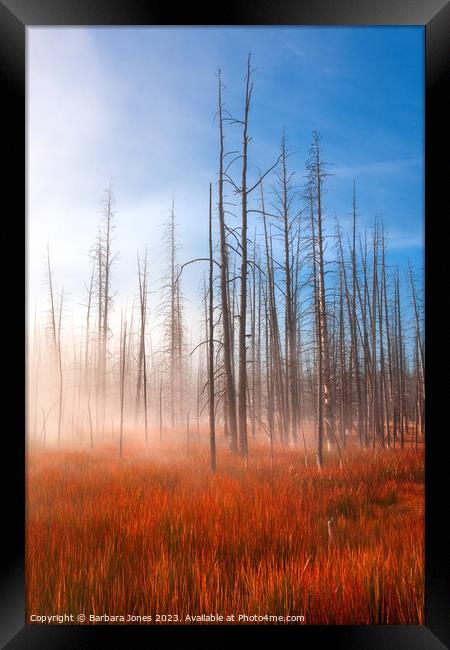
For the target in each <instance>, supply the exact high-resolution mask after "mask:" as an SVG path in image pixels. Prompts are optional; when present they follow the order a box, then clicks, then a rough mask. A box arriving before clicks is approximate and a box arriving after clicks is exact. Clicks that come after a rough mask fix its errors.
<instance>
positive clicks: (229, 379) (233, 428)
mask: <svg viewBox="0 0 450 650" xmlns="http://www.w3.org/2000/svg"><path fill="white" fill-rule="evenodd" d="M218 76H219V102H218V115H219V130H220V154H219V181H218V190H219V191H218V208H219V232H220V260H221V263H220V295H221V306H222V329H223V357H224V366H225V376H226V401H227V407H228V411H227V416H228V417H227V423H228V429H229V433H230V446H231V451H232V452H233V453H236V452H237V415H236V391H235V386H234V376H233V369H232V355H233V350H232V346H231V327H232V325H231V322H230V310H229V301H228V288H227V281H228V253H227V242H226V230H225V209H224V203H223V181H224V168H223V159H224V144H223V143H224V133H223V105H222V80H221V72H220V69H219V74H218Z"/></svg>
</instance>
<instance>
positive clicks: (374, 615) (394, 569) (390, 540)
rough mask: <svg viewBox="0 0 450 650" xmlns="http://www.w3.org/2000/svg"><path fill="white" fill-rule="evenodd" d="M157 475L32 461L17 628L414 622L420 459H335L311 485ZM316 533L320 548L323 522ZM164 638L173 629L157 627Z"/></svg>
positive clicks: (264, 469)
mask: <svg viewBox="0 0 450 650" xmlns="http://www.w3.org/2000/svg"><path fill="white" fill-rule="evenodd" d="M168 458H169V460H168V461H166V462H164V461H163V460H162V459H159V460H158V459H155V458H154V457H152V452H151V450H149V452H148V454H145V453H144V454H143V453H142V450H141V451H139V452H137V451H136V450H135V452H132V451H128V455H127V456H126V457H125V458H123V459H122V460H120V459H119V458H117V457H112V455H111V452H110V451H108V450H99V451H94V453H92V454H91V453H88V452H82V451H72V452H69V451H59V452H58V451H47V452H45V453H40V452H32V453H31V454H30V456H29V458H28V473H27V489H28V502H27V549H26V551H27V553H26V570H27V620H29V617H30V615H31V614H70V613H72V614H75V615H77V614H78V613H84V614H86V616H87V622H89V615H90V614H97V615H99V614H109V615H120V614H121V615H125V616H126V615H127V614H137V615H147V616H151V617H152V622H156V621H155V617H156V615H157V614H168V615H177V616H178V622H181V623H185V616H186V615H187V614H191V615H200V614H222V615H224V616H226V615H229V614H235V616H236V622H237V616H238V615H239V614H249V615H252V614H259V615H263V616H264V615H266V614H267V615H282V616H287V615H293V614H301V615H304V616H305V623H307V624H324V623H329V624H371V623H390V624H393V623H397V624H420V623H423V620H424V614H423V610H424V594H423V591H424V574H423V555H424V531H423V524H424V522H423V451H418V452H417V451H413V450H409V449H408V450H403V451H400V450H397V451H393V450H391V451H378V452H375V453H372V452H364V451H359V450H351V449H348V450H347V451H346V456H345V466H344V468H343V470H342V471H341V470H340V468H339V465H338V463H337V461H336V459H329V458H327V462H328V466H326V467H325V469H324V471H323V472H322V473H320V472H319V471H318V469H317V468H316V467H312V466H311V467H308V468H305V466H304V456H303V453H301V452H299V451H292V450H282V451H278V450H277V455H276V459H275V462H274V467H273V470H272V469H271V467H270V459H269V457H268V454H267V450H266V449H262V448H255V449H252V450H251V457H250V461H249V466H248V469H245V467H244V465H243V462H242V460H241V459H235V458H232V457H230V455H229V454H228V452H226V451H222V452H221V453H220V454H219V458H218V465H219V471H218V473H217V475H216V476H212V475H211V474H210V473H209V471H208V455H207V452H206V450H198V449H197V450H194V449H192V450H191V456H190V457H189V458H182V456H181V455H178V456H177V455H176V450H174V453H173V454H172V455H168ZM331 518H332V521H331V524H330V525H331V540H330V539H329V534H328V521H329V520H330V519H331ZM172 622H174V621H172Z"/></svg>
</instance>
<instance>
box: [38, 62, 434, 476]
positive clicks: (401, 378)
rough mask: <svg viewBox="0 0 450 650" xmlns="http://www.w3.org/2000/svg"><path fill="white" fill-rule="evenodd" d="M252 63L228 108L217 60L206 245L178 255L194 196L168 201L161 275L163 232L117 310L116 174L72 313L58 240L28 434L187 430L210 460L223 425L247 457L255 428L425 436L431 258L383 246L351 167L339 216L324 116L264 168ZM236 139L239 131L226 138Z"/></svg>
mask: <svg viewBox="0 0 450 650" xmlns="http://www.w3.org/2000/svg"><path fill="white" fill-rule="evenodd" d="M253 78H254V70H253V69H252V64H251V59H250V56H249V58H248V61H247V67H246V74H245V81H244V86H243V98H242V105H241V107H238V113H237V115H232V114H231V112H230V111H229V110H228V108H227V107H226V103H225V92H226V91H225V87H224V85H223V80H222V75H221V72H220V70H219V72H218V74H217V113H216V115H215V124H216V127H217V167H216V169H211V184H210V186H209V188H208V187H206V188H205V212H204V223H205V246H204V257H201V258H198V259H182V256H181V255H182V248H181V246H180V245H179V242H178V238H177V220H176V213H177V211H178V210H179V212H180V213H182V211H183V206H178V205H174V203H173V202H172V205H171V208H170V213H169V217H168V219H167V222H166V223H165V226H164V242H165V250H166V259H165V262H166V272H165V275H164V277H163V278H162V279H161V278H157V277H153V276H152V257H151V250H147V248H144V249H143V250H140V251H137V253H136V267H135V268H136V287H135V292H134V296H133V301H132V304H130V303H128V308H127V309H126V310H125V309H124V310H122V313H121V315H120V326H119V327H117V322H116V321H115V325H114V326H113V320H112V317H111V314H112V312H113V310H114V309H115V308H116V307H115V305H114V302H115V301H114V298H115V296H116V293H115V289H114V277H115V276H117V274H120V257H119V256H118V251H117V250H116V245H115V233H116V229H117V228H119V227H120V223H119V219H117V217H116V213H115V210H116V206H115V196H114V189H113V187H112V185H109V187H108V188H107V189H106V190H105V192H104V196H103V200H102V211H101V218H100V222H99V228H98V236H97V239H96V241H95V242H93V243H92V246H91V248H90V250H89V259H90V268H87V269H86V284H85V304H84V306H83V310H84V317H83V321H82V322H80V323H78V327H77V328H76V329H71V330H70V331H67V330H66V329H65V328H64V318H63V314H64V310H65V307H66V298H65V295H64V289H60V290H59V289H58V290H57V288H56V287H57V272H55V269H54V268H53V265H52V258H51V248H48V250H47V252H46V268H45V273H46V283H47V285H48V296H49V306H48V309H47V308H46V310H45V314H46V317H45V322H40V321H41V320H42V319H40V318H38V316H37V314H35V318H34V325H33V326H32V327H31V330H32V331H31V332H30V333H29V344H28V381H29V383H28V409H27V410H28V429H29V438H30V440H31V441H33V442H34V444H36V445H38V446H40V447H41V448H44V449H45V447H46V446H48V445H49V444H52V445H54V444H57V445H62V444H73V443H79V442H81V443H82V444H85V445H88V446H90V447H92V448H94V447H95V446H97V445H100V444H101V443H103V442H104V441H105V440H109V441H113V442H114V444H115V445H116V446H117V450H118V453H119V454H120V455H122V453H123V449H124V447H125V446H126V444H127V439H131V437H133V440H135V439H136V436H139V437H140V440H141V441H142V443H143V444H145V445H147V446H149V447H150V446H152V445H153V446H155V445H158V444H164V443H166V442H170V441H172V440H174V439H175V438H176V439H179V438H180V436H183V440H185V441H186V453H189V445H190V444H198V443H200V442H201V443H206V442H207V443H208V444H209V447H210V456H211V469H212V471H215V469H216V462H217V461H216V445H217V444H219V443H220V444H222V445H223V443H224V441H226V442H227V444H228V446H229V449H230V451H231V452H232V453H233V454H237V455H241V456H243V457H244V458H247V456H248V454H249V453H251V450H250V452H249V440H250V439H255V440H256V441H258V440H259V441H261V442H262V443H264V444H266V445H267V447H268V449H269V451H270V454H271V457H272V458H273V454H274V453H276V448H277V447H279V446H287V445H291V446H297V445H298V446H301V447H302V448H304V449H305V452H307V449H309V448H311V449H314V451H315V456H316V460H317V464H318V465H319V467H322V465H323V464H324V458H325V457H326V454H325V450H326V449H331V448H333V449H334V450H336V452H337V453H338V455H339V458H340V460H341V462H343V460H342V459H343V454H344V449H345V447H346V445H347V444H349V443H351V444H355V443H356V444H359V445H361V446H362V447H364V448H375V447H380V446H381V447H400V448H403V447H405V446H414V447H417V446H418V445H419V444H420V443H422V442H423V440H424V349H423V348H424V344H423V335H424V332H423V306H422V296H421V286H422V284H421V276H420V275H418V273H417V271H416V272H415V271H414V269H413V268H412V267H411V266H410V265H408V267H407V268H402V269H399V268H397V267H393V266H391V265H389V264H388V262H387V250H386V249H387V245H386V241H385V233H384V226H383V220H382V217H381V216H376V217H375V218H374V224H373V227H372V228H370V229H367V228H364V229H363V228H362V227H361V225H360V220H361V219H360V215H359V212H358V192H357V190H358V188H357V185H356V183H355V182H353V184H352V185H350V187H349V193H348V196H349V202H348V205H349V210H348V212H349V214H351V219H350V221H349V220H348V218H347V217H348V215H346V219H345V225H346V227H345V228H344V227H343V225H342V223H340V222H339V220H338V219H336V218H333V217H331V216H330V211H329V209H327V206H328V205H329V203H330V200H331V199H330V195H329V194H327V191H326V190H327V179H328V176H329V175H330V166H329V165H328V164H327V163H326V161H325V158H324V153H323V152H324V150H325V149H326V143H325V142H323V141H322V138H321V136H320V134H319V133H318V132H316V131H314V132H313V134H312V137H311V144H310V148H309V151H307V152H304V153H303V154H302V152H296V154H295V158H294V155H293V153H292V150H291V145H290V141H289V138H288V134H287V133H285V132H284V131H281V133H280V147H279V151H278V152H274V158H273V163H272V165H271V166H269V167H268V168H266V169H262V170H261V171H258V173H256V174H255V170H258V169H259V168H258V161H257V160H255V159H254V157H253V152H252V137H251V135H250V134H251V130H252V102H253ZM228 141H230V142H232V143H234V144H236V143H237V144H236V146H233V148H232V149H231V147H230V148H227V144H226V143H228ZM300 155H302V157H303V159H304V158H305V157H306V165H304V164H303V161H301V163H299V159H300ZM294 161H296V162H295V163H294ZM208 195H209V201H208ZM169 205H170V203H169ZM349 224H350V225H349ZM150 228H151V226H150V225H149V229H150ZM142 236H143V238H145V233H142ZM191 265H196V266H198V267H199V268H201V269H202V270H203V283H202V286H201V288H200V291H201V294H202V295H201V297H200V298H199V304H198V322H200V321H201V322H202V326H201V327H198V326H197V327H195V326H194V325H192V326H191V325H190V324H189V323H188V322H187V320H186V319H185V303H184V298H183V281H184V277H185V274H186V273H187V272H188V270H187V267H189V266H191ZM150 293H152V294H155V293H157V294H158V295H159V297H160V298H159V306H158V308H157V309H156V308H155V309H150V307H149V295H150ZM116 317H117V313H116ZM206 432H207V435H206ZM307 459H308V454H307V453H305V461H306V462H308V460H307Z"/></svg>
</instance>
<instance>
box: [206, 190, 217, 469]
mask: <svg viewBox="0 0 450 650" xmlns="http://www.w3.org/2000/svg"><path fill="white" fill-rule="evenodd" d="M213 280H214V259H213V242H212V187H211V183H210V184H209V313H208V379H209V382H208V383H209V445H210V463H211V471H212V472H215V471H216V423H215V403H214V399H215V387H214V320H213V318H214V282H213Z"/></svg>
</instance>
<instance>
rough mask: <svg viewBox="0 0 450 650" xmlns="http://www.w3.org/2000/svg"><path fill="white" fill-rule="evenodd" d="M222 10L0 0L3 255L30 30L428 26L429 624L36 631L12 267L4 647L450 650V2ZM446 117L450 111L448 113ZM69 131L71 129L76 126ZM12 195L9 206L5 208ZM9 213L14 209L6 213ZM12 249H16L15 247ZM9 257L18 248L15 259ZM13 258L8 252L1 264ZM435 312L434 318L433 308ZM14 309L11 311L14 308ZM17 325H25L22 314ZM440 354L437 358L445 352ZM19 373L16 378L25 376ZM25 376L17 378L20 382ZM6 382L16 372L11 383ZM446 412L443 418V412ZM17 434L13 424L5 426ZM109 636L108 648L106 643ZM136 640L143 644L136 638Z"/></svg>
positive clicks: (16, 272)
mask: <svg viewBox="0 0 450 650" xmlns="http://www.w3.org/2000/svg"><path fill="white" fill-rule="evenodd" d="M220 9H221V12H220V14H219V13H215V12H214V11H213V7H212V5H210V6H202V8H201V9H200V8H199V7H194V6H191V5H190V4H189V5H185V6H184V7H181V8H179V9H177V10H175V9H173V8H172V9H171V8H170V7H169V5H168V3H162V2H150V1H149V0H127V2H119V1H118V0H90V1H89V0H65V2H61V0H0V83H1V85H0V88H1V90H2V97H3V101H2V107H3V109H6V111H5V110H4V117H3V121H2V140H1V142H2V145H3V146H2V153H3V159H4V161H6V163H7V165H6V174H5V173H4V174H3V177H2V178H3V181H4V182H3V183H2V207H3V210H2V213H3V215H2V216H3V219H2V230H1V231H0V232H1V233H2V235H3V243H4V247H3V250H4V252H13V253H14V254H15V252H16V251H17V249H19V250H23V249H20V245H21V242H22V241H25V219H24V211H25V210H24V209H25V201H24V202H22V197H24V198H25V182H26V181H25V174H24V171H25V130H24V124H25V30H26V27H28V26H36V25H60V26H63V25H174V24H176V25H182V24H183V25H284V24H298V25H423V26H425V39H426V89H425V92H426V103H425V106H426V125H425V147H426V152H425V162H426V169H425V215H426V216H425V235H426V245H425V261H426V266H425V292H426V350H427V370H426V389H427V404H426V431H427V443H426V497H425V499H426V501H425V503H426V562H425V573H426V588H425V593H426V611H425V625H422V626H406V625H405V626H401V625H397V626H390V625H386V626H381V625H380V626H314V625H311V626H298V627H293V626H285V627H282V626H280V627H271V626H242V627H237V626H220V629H219V626H198V627H197V626H190V627H185V626H179V627H168V626H166V627H156V626H151V627H150V626H149V627H142V626H133V627H131V626H86V627H84V626H67V625H62V626H36V625H25V620H24V619H25V607H24V602H25V589H24V532H25V527H24V510H25V487H26V486H25V471H24V470H25V467H24V465H25V441H24V435H23V433H24V430H25V426H24V423H25V418H24V413H25V408H24V399H23V395H24V394H25V391H24V375H23V368H24V365H23V361H24V356H22V355H23V354H24V353H23V352H22V353H21V352H20V351H23V350H24V346H23V341H24V333H25V329H24V323H23V320H20V318H21V317H20V318H19V319H18V320H17V321H16V322H14V320H12V319H13V318H14V317H13V316H8V319H6V317H5V313H6V310H7V312H8V314H16V315H18V314H21V313H22V312H21V309H22V308H23V294H22V293H21V290H20V288H19V284H20V287H24V286H25V282H23V284H21V282H22V280H24V267H21V266H20V264H19V262H18V261H17V256H16V259H15V262H14V265H11V263H10V262H8V264H7V266H6V267H5V269H4V275H3V276H2V277H4V278H7V280H6V281H5V282H4V283H2V284H3V286H2V293H3V299H4V305H5V309H4V311H3V315H4V318H3V319H2V320H3V321H4V322H6V332H5V333H4V337H6V338H5V339H4V340H6V341H7V342H8V343H7V345H6V346H4V347H5V348H7V349H6V350H5V351H6V352H8V353H9V355H10V357H9V361H8V362H6V361H4V364H5V366H4V367H6V376H7V377H8V381H7V382H5V383H6V398H5V409H4V411H5V413H6V414H7V415H9V416H10V422H9V424H8V427H7V428H5V429H4V431H5V435H3V436H2V451H3V454H2V457H3V472H2V474H3V475H4V474H5V467H7V468H8V469H9V472H8V476H7V482H6V484H5V487H4V490H3V492H2V494H3V499H2V506H3V523H4V526H3V534H2V541H3V545H4V551H3V554H2V564H3V567H2V579H1V583H0V605H1V621H0V642H1V644H2V647H7V648H8V649H11V650H13V649H19V648H33V650H38V649H40V648H45V649H46V650H49V649H51V648H57V649H60V648H65V649H67V650H69V649H72V648H73V649H74V650H75V649H76V650H80V649H81V648H86V647H90V646H91V645H92V646H93V647H103V646H104V647H106V646H107V644H109V643H113V644H117V645H118V646H119V647H121V646H122V645H123V646H125V647H130V648H131V647H133V648H134V647H141V645H142V647H149V646H150V645H151V644H155V647H158V645H159V644H160V643H167V642H170V643H175V644H176V645H177V644H180V645H181V644H187V645H188V646H189V645H190V644H191V643H192V644H193V643H194V642H195V644H196V646H197V647H206V646H208V647H210V646H211V645H212V644H214V646H215V647H221V646H222V645H223V646H225V645H226V646H229V644H230V643H231V642H234V641H241V642H242V643H246V644H247V643H251V642H255V641H259V639H264V640H265V641H266V642H268V643H269V644H270V643H277V644H279V643H287V642H289V643H294V644H296V645H297V644H298V645H301V646H303V647H305V648H308V647H311V646H313V644H314V645H316V644H318V643H323V644H324V645H325V647H328V646H331V647H336V648H345V649H346V650H349V649H351V648H362V649H364V650H371V649H375V648H383V649H384V650H389V649H391V648H396V649H398V650H401V649H403V648H404V649H405V650H406V649H407V650H422V649H427V650H428V649H429V650H434V649H436V650H438V649H441V648H445V647H449V646H450V589H449V581H448V576H449V571H448V555H449V551H450V544H449V537H448V533H447V532H446V529H447V528H448V527H447V526H446V523H447V522H446V518H447V512H446V507H445V497H446V495H448V491H447V473H448V469H447V465H448V463H447V461H446V459H447V456H446V454H445V449H444V446H445V438H446V435H447V433H446V430H445V428H444V427H443V425H442V424H440V423H444V422H445V419H444V418H443V417H442V419H441V418H440V417H439V413H442V415H444V413H443V409H442V405H443V404H445V396H444V390H445V388H444V386H445V383H446V382H445V381H444V382H442V381H439V380H437V376H438V375H437V373H438V371H439V366H440V365H441V364H442V359H441V350H438V345H437V344H436V346H435V348H434V347H433V345H432V343H433V341H434V342H438V341H439V340H443V336H444V329H443V328H444V327H445V323H444V322H443V321H444V315H443V314H440V313H439V311H438V309H437V308H436V307H437V305H439V304H440V303H439V302H438V301H437V300H434V302H433V296H437V295H438V288H437V286H438V284H439V282H438V281H439V278H440V277H441V274H442V272H443V271H444V266H443V265H442V264H441V261H443V260H445V259H446V254H447V256H448V252H446V250H445V248H444V246H445V245H446V243H447V240H446V239H445V237H442V236H441V224H443V222H444V218H445V217H446V214H447V213H448V208H447V205H448V198H447V196H446V193H447V192H446V190H447V184H448V178H447V177H448V173H447V168H448V167H447V165H446V164H445V161H446V160H448V153H447V150H446V144H445V141H446V138H445V134H446V112H447V110H448V109H447V106H448V103H446V102H445V100H444V97H445V94H444V92H445V86H446V81H447V80H448V63H449V60H450V56H449V54H450V52H449V49H450V48H449V42H450V39H449V35H450V6H449V4H448V3H447V2H446V1H445V0H396V1H393V0H378V1H377V2H376V3H374V2H370V0H341V1H340V2H336V1H334V0H315V1H313V0H311V1H310V2H302V1H297V2H296V1H295V0H278V2H277V3H274V2H270V0H259V2H258V3H254V4H253V5H252V6H250V3H247V4H245V3H242V4H240V3H238V2H228V3H226V5H224V6H221V7H220ZM446 109H447V110H446ZM68 128H69V127H68ZM5 199H6V202H5ZM5 205H7V206H8V207H7V208H5V207H4V206H5ZM5 244H6V245H5ZM8 249H9V251H8ZM2 257H3V258H4V257H5V255H3V256H2ZM433 304H434V305H435V307H434V312H433ZM10 310H11V311H10ZM16 318H17V317H16ZM434 350H437V352H435V351H434ZM14 371H15V372H14ZM14 375H15V379H12V377H14ZM4 376H5V375H4ZM439 409H442V411H439ZM5 426H6V425H5ZM99 637H101V645H100V638H99ZM131 639H133V641H132V640H131Z"/></svg>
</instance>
